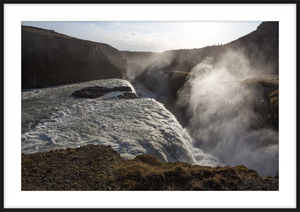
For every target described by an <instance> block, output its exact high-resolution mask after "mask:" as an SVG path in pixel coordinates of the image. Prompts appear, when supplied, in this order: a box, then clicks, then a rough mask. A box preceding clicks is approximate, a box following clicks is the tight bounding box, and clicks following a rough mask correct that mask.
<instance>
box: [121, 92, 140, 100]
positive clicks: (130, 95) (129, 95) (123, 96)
mask: <svg viewBox="0 0 300 212" xmlns="http://www.w3.org/2000/svg"><path fill="white" fill-rule="evenodd" d="M117 98H118V99H136V98H138V97H137V96H136V95H135V93H127V92H126V93H122V94H121V95H118V96H117Z"/></svg>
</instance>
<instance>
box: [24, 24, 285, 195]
mask: <svg viewBox="0 0 300 212" xmlns="http://www.w3.org/2000/svg"><path fill="white" fill-rule="evenodd" d="M278 54H279V52H278V22H263V23H262V24H261V25H260V26H258V28H257V30H255V31H253V32H252V33H250V34H248V35H245V36H243V37H241V38H239V39H237V40H235V41H232V42H230V43H228V44H225V45H218V46H207V47H204V48H200V49H186V50H183V49H182V50H170V51H165V52H163V53H151V52H129V51H119V50H117V49H115V48H113V47H111V46H109V45H107V44H103V43H96V42H91V41H84V40H80V39H77V38H73V37H69V36H66V35H63V34H59V33H56V32H54V31H51V30H45V29H40V28H35V27H27V26H22V152H23V153H26V154H24V155H23V156H22V157H24V160H25V157H30V156H25V155H35V154H40V153H43V152H44V153H45V154H47V152H49V151H50V152H51V151H52V152H53V151H54V152H56V151H59V150H62V149H65V150H66V151H67V148H68V147H71V148H82V147H83V146H85V145H88V144H93V145H109V146H110V147H111V148H113V149H114V150H116V151H117V152H118V154H120V156H121V157H122V158H124V159H126V160H128V161H131V160H136V159H134V158H135V157H136V156H138V155H140V156H139V157H142V156H141V155H143V154H147V155H153V156H155V157H157V158H158V159H159V160H160V161H161V162H164V163H167V162H174V163H176V161H180V162H186V163H189V164H198V165H202V166H211V167H218V166H222V167H223V166H227V165H228V166H231V167H233V166H236V167H237V166H241V165H244V166H246V167H247V168H248V169H249V170H252V169H253V170H255V171H253V172H251V171H249V173H248V171H247V173H246V176H248V174H251V173H254V172H256V171H257V173H258V175H261V176H264V177H265V176H275V175H276V176H277V177H278V161H279V159H278V157H279V139H278V131H279V129H278V125H279V123H278V120H279V114H278V105H279V100H278V89H279V77H278V75H279V70H278V56H279V55H278ZM99 86H100V87H103V88H109V89H113V88H115V87H124V86H126V87H130V88H131V89H130V90H131V92H129V93H132V95H134V94H135V95H136V96H137V97H138V98H134V99H132V98H131V97H132V95H131V94H130V95H129V96H128V98H124V99H123V98H122V96H124V95H125V96H126V95H128V94H124V93H126V92H127V93H128V91H125V90H124V91H121V90H120V91H118V90H114V91H113V92H108V93H106V94H103V95H102V94H101V95H99V97H97V98H94V97H93V98H82V97H75V96H72V93H74V92H76V91H77V90H80V89H83V88H88V87H99ZM130 96H131V97H130ZM55 150H56V151H55ZM32 157H34V156H32ZM26 160H27V159H26ZM118 160H119V159H118ZM139 160H141V159H139ZM24 166H25V165H24ZM27 168H28V167H27ZM248 169H247V170H248ZM235 170H237V169H235ZM177 171H178V170H177ZM179 172H180V171H179ZM179 172H178V173H179ZM236 172H237V171H234V173H236ZM22 173H23V170H22ZM24 173H27V172H26V171H25V169H24ZM163 175H164V176H165V175H166V174H165V173H164V174H163ZM254 175H255V177H258V175H256V174H254ZM254 175H253V176H254ZM151 176H152V175H151ZM155 176H156V175H155ZM156 177H157V176H156ZM239 177H241V176H239ZM244 178H245V176H244ZM239 179H240V178H239ZM241 179H242V177H241ZM272 179H274V178H272ZM277 179H278V178H277ZM148 180H149V179H148ZM219 180H220V179H219ZM272 182H273V181H272ZM277 183H278V182H277ZM221 184H222V186H224V185H225V183H221ZM22 185H23V184H22ZM234 185H236V184H234ZM119 186H121V185H119ZM201 186H203V187H201ZM201 186H200V187H201V188H204V187H207V185H202V184H201ZM218 186H219V185H218ZM218 186H217V188H218V189H220V188H221V187H220V186H219V187H218ZM277 186H278V184H277ZM121 187H122V186H121ZM129 187H130V186H129ZM200 187H199V188H200ZM116 188H117V187H116ZM118 188H120V187H118ZM125 188H128V186H127V187H126V186H125ZM132 188H135V189H137V188H140V187H135V186H133V185H132ZM149 188H150V187H149ZM149 188H148V187H147V188H146V187H145V188H144V189H149ZM152 188H153V186H152ZM165 188H166V187H165ZM224 188H225V187H224ZM232 188H235V189H237V187H236V186H232V187H230V188H229V187H226V189H232ZM44 189H45V188H44ZM174 189H178V188H177V187H176V186H175V187H174ZM185 189H188V187H186V188H185ZM243 189H245V188H243ZM251 189H254V187H251Z"/></svg>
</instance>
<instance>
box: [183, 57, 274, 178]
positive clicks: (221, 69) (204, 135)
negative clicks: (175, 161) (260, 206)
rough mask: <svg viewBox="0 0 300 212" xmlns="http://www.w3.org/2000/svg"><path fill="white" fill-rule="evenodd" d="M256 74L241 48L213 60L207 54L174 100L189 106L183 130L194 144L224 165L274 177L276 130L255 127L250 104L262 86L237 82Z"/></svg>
mask: <svg viewBox="0 0 300 212" xmlns="http://www.w3.org/2000/svg"><path fill="white" fill-rule="evenodd" d="M255 73H257V70H253V69H251V67H250V65H249V61H248V60H247V59H246V57H245V56H244V55H243V54H242V53H241V52H236V51H227V52H226V53H225V54H224V55H223V56H222V57H221V59H220V60H218V61H217V62H216V61H215V60H213V59H211V58H206V59H205V60H203V61H202V62H201V63H199V64H198V65H196V66H195V67H194V68H193V69H192V71H191V75H189V76H188V77H189V79H188V81H187V83H186V84H185V85H184V86H183V88H182V89H181V90H179V92H178V95H179V98H178V101H177V104H178V106H185V107H186V108H188V113H189V114H188V115H189V117H190V120H189V123H188V126H187V129H188V131H189V133H190V134H191V135H192V137H193V138H194V139H195V143H194V145H195V146H196V147H199V148H201V149H202V150H203V151H207V152H208V153H211V154H212V155H214V156H217V157H219V159H220V160H221V161H222V162H223V163H224V164H226V165H230V166H236V165H245V166H247V167H248V168H252V169H255V170H256V171H258V173H259V174H260V175H268V174H271V175H273V176H274V175H275V173H276V172H277V171H278V152H279V147H278V132H277V131H274V130H272V129H270V128H269V127H266V126H263V127H262V126H259V122H260V116H259V114H258V113H257V111H255V103H256V102H262V101H263V98H262V91H263V88H261V87H260V88H255V89H253V88H249V86H245V84H243V83H242V82H241V80H243V79H245V78H249V77H251V76H253V74H255ZM192 74H193V75H192ZM195 75H196V77H195Z"/></svg>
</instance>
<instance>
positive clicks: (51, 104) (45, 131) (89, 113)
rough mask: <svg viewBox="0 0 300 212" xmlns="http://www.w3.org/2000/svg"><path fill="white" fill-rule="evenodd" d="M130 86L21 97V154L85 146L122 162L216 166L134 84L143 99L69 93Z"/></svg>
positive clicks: (107, 83)
mask: <svg viewBox="0 0 300 212" xmlns="http://www.w3.org/2000/svg"><path fill="white" fill-rule="evenodd" d="M96 85H97V86H104V87H116V86H126V85H127V86H130V87H131V88H132V90H133V92H135V90H134V88H133V87H132V85H131V84H130V83H129V82H128V81H125V80H119V79H110V80H97V81H90V82H82V83H76V84H70V85H62V86H57V87H51V88H44V89H32V90H27V91H23V92H22V152H24V153H34V152H40V151H50V150H53V149H59V148H67V147H79V146H82V145H86V144H104V145H111V146H112V148H114V149H116V150H117V151H118V152H119V153H120V154H121V156H123V157H124V158H126V159H130V158H133V157H134V156H136V155H138V154H151V155H155V156H157V157H158V158H159V159H160V160H161V161H164V162H168V161H184V162H189V163H192V164H201V165H211V166H215V165H218V164H219V163H218V160H217V159H216V158H214V157H213V156H211V155H209V154H205V153H204V152H203V151H202V150H200V149H197V148H193V147H192V140H191V138H190V136H189V135H188V133H187V132H186V130H185V129H183V128H182V127H181V126H180V124H179V123H178V122H177V120H176V118H175V117H174V115H173V114H171V113H170V112H169V111H168V110H166V109H165V107H164V106H163V105H162V104H161V103H159V102H157V101H156V100H155V99H153V98H148V97H155V94H153V93H152V92H150V91H147V90H146V89H145V87H143V85H142V84H138V86H139V92H141V93H142V97H143V98H138V99H131V100H124V99H117V98H116V96H117V95H119V94H120V93H121V92H111V93H108V94H105V95H104V96H102V97H99V98H96V99H86V98H76V97H73V96H71V94H72V93H73V92H74V91H76V90H78V89H81V88H84V87H86V86H96Z"/></svg>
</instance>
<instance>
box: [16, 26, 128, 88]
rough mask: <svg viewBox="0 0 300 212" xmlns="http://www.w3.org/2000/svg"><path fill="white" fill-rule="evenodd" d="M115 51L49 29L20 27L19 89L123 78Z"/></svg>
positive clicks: (111, 48)
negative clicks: (20, 76)
mask: <svg viewBox="0 0 300 212" xmlns="http://www.w3.org/2000/svg"><path fill="white" fill-rule="evenodd" d="M125 64H126V60H124V59H123V58H122V57H121V56H120V53H119V51H118V50H117V49H115V48H113V47H111V46H109V45H107V44H103V43H96V42H91V41H85V40H80V39H77V38H73V37H70V36H67V35H63V34H59V33H57V32H55V31H53V30H45V29H40V28H36V27H28V26H22V89H29V88H43V87H49V86H54V85H60V84H68V83H75V82H82V81H89V80H95V79H107V78H119V79H124V78H127V75H126V70H125V68H124V67H125Z"/></svg>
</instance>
